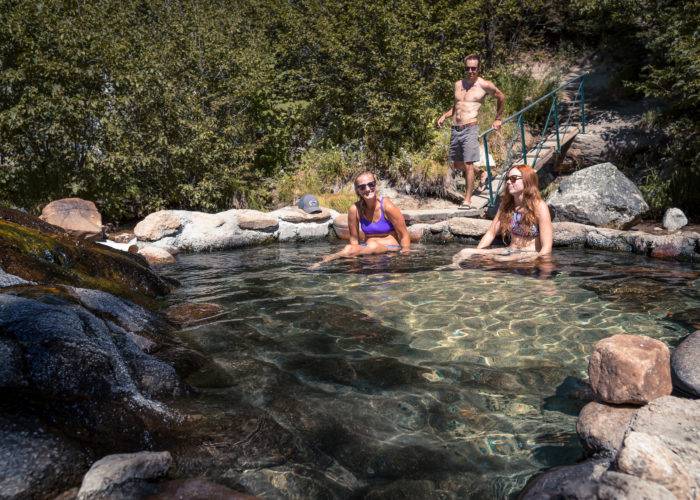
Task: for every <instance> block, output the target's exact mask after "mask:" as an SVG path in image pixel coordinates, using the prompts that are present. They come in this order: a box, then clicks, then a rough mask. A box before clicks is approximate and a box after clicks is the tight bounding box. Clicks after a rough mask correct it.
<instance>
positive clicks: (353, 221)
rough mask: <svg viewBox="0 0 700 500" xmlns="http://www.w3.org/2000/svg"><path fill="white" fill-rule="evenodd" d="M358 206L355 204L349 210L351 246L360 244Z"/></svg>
mask: <svg viewBox="0 0 700 500" xmlns="http://www.w3.org/2000/svg"><path fill="white" fill-rule="evenodd" d="M358 223H359V219H358V215H357V205H355V204H353V205H352V206H351V207H350V210H348V231H350V244H351V245H359V244H360V231H359V229H358Z"/></svg>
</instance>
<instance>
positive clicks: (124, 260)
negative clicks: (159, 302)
mask: <svg viewBox="0 0 700 500" xmlns="http://www.w3.org/2000/svg"><path fill="white" fill-rule="evenodd" d="M23 217H25V218H26V217H28V218H29V219H34V218H31V217H30V216H26V215H23ZM8 219H9V217H2V218H0V266H2V268H3V269H4V270H5V271H6V272H8V273H10V274H14V275H16V276H20V277H21V278H24V279H26V280H30V281H34V282H37V283H41V284H67V285H73V286H79V287H84V288H95V289H98V290H103V291H106V292H109V293H112V294H115V295H119V296H122V297H125V298H128V299H131V300H134V301H136V302H139V303H142V304H145V305H149V306H152V305H153V302H152V299H153V297H155V296H157V295H163V294H166V293H168V291H169V286H168V285H167V284H166V283H165V282H164V281H163V280H161V279H160V278H159V277H158V276H157V275H156V274H155V273H153V271H152V270H151V269H150V268H149V267H148V266H147V265H146V264H145V263H144V262H143V261H142V259H140V258H139V257H136V256H132V255H129V254H125V253H123V252H118V251H115V250H113V249H111V248H108V247H104V246H102V245H97V244H95V243H92V242H89V241H82V240H80V241H76V240H73V239H71V238H70V237H68V236H67V235H65V234H63V233H61V232H60V231H53V232H52V230H51V229H48V228H45V227H43V226H42V224H43V223H41V221H39V222H38V223H37V222H36V221H38V219H36V221H32V220H29V221H23V224H22V225H20V224H19V223H16V222H13V221H12V220H8ZM14 220H18V219H14ZM25 224H26V225H25Z"/></svg>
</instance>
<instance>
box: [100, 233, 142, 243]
mask: <svg viewBox="0 0 700 500" xmlns="http://www.w3.org/2000/svg"><path fill="white" fill-rule="evenodd" d="M134 238H136V235H135V234H134V233H132V232H131V231H121V232H118V233H109V234H108V235H107V239H109V240H112V241H113V242H115V243H129V242H130V241H131V240H133V239H134Z"/></svg>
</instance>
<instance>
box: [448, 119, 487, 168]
mask: <svg viewBox="0 0 700 500" xmlns="http://www.w3.org/2000/svg"><path fill="white" fill-rule="evenodd" d="M448 160H449V161H461V162H465V163H474V162H477V161H479V125H478V124H476V123H475V124H473V125H466V126H464V128H461V129H460V127H459V126H454V125H453V126H452V135H451V136H450V153H449V155H448Z"/></svg>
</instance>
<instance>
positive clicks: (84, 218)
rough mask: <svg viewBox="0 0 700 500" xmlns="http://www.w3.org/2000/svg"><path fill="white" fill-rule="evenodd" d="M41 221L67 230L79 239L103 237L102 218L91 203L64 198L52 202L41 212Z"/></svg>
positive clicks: (78, 199)
mask: <svg viewBox="0 0 700 500" xmlns="http://www.w3.org/2000/svg"><path fill="white" fill-rule="evenodd" d="M39 218H40V219H41V220H43V221H45V222H48V223H49V224H53V225H54V226H58V227H60V228H63V229H65V230H66V231H67V232H68V233H69V234H70V235H72V236H75V237H77V238H96V237H98V236H101V235H102V216H101V215H100V212H98V211H97V207H96V206H95V204H94V203H93V202H91V201H87V200H83V199H80V198H64V199H62V200H56V201H52V202H51V203H49V204H48V205H46V206H45V207H44V209H43V210H42V211H41V216H40V217H39Z"/></svg>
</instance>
